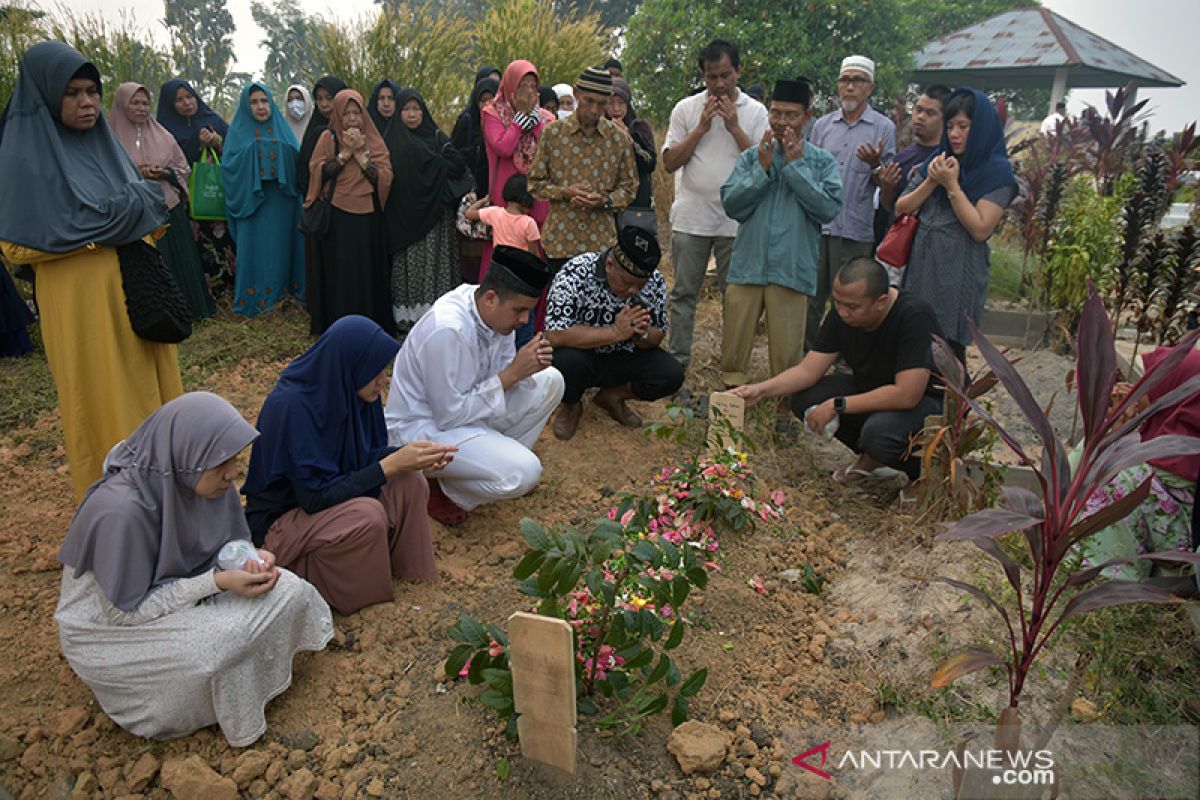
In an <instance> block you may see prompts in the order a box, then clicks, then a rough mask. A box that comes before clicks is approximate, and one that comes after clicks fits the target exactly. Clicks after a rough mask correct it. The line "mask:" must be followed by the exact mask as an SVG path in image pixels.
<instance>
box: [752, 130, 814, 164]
mask: <svg viewBox="0 0 1200 800" xmlns="http://www.w3.org/2000/svg"><path fill="white" fill-rule="evenodd" d="M776 142H778V143H779V145H780V146H781V147H782V148H783V158H784V160H785V161H788V162H791V161H795V160H796V159H798V158H803V157H804V138H803V137H801V136H797V135H796V132H795V131H794V130H792V129H791V128H785V129H784V131H783V135H782V136H780V137H779V138H778V139H777V138H776V137H775V131H773V130H771V129H770V128H767V132H766V133H764V134H763V138H762V141H761V142H760V143H759V145H758V163H759V165H760V166H761V167H762V168H763V172H770V170H771V159H772V158H774V156H775V144H776Z"/></svg>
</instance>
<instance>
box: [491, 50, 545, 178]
mask: <svg viewBox="0 0 1200 800" xmlns="http://www.w3.org/2000/svg"><path fill="white" fill-rule="evenodd" d="M530 74H532V75H533V77H534V78H535V79H536V80H537V82H538V85H539V86H540V85H541V82H542V79H541V77H540V76H539V75H538V71H537V67H535V66H534V65H533V64H532V63H531V62H529V61H525V60H522V59H517V60H516V61H514V62H512V63H511V64H509V65H508V66H507V67H506V68H505V70H504V77H502V78H501V79H500V90H499V91H498V92H496V96H495V97H493V98H492V99H491V100H490V101H489V102H488V103H486V104H485V105H484V107H483V113H484V114H489V115H491V116H493V117H495V118H496V119H498V120H500V123H501V124H502V125H504V127H506V128H507V127H508V126H509V125H512V124H513V117H514V116H516V113H517V110H516V108H514V107H513V104H512V101H513V98H515V97H516V96H517V86H518V85H519V84H520V83H521V79H522V78H524V77H525V76H526V75H530ZM534 113H536V114H537V115H538V116H539V117H540V119H541V123H540V124H538V125H536V126H534V127H533V128H531V129H530V130H527V131H522V132H521V138H520V140H519V141H518V142H517V147H516V149H515V150H513V154H512V160H513V166H515V167H516V169H517V172H519V173H521V174H522V175H528V174H529V167H530V165H531V164H532V163H533V154H534V152H535V151H536V150H537V139H538V134H539V133H540V129H541V127H542V125H545V124H546V123H547V122H552V121H553V120H554V117H553V116H551V114H550V112H549V111H547V110H545V109H544V108H538V107H537V106H534Z"/></svg>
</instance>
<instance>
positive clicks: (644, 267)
mask: <svg viewBox="0 0 1200 800" xmlns="http://www.w3.org/2000/svg"><path fill="white" fill-rule="evenodd" d="M611 252H612V256H613V258H615V259H616V260H617V263H618V264H620V265H621V266H622V267H624V268H625V271H626V272H628V273H629V274H630V275H633V276H634V277H635V278H649V277H650V276H651V275H652V274H654V269H655V268H656V267H657V266H658V261H659V259H660V258H662V250H660V249H659V247H658V239H656V238H655V237H654V234H653V233H651V232H650V231H648V230H646V229H645V228H638V227H635V226H633V225H626V226H625V227H624V228H621V231H620V233H618V234H617V246H616V247H614V248H613V249H612V251H611Z"/></svg>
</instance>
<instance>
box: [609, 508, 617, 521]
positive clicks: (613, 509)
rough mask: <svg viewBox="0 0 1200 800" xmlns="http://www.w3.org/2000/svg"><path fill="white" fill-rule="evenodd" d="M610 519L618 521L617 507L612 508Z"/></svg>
mask: <svg viewBox="0 0 1200 800" xmlns="http://www.w3.org/2000/svg"><path fill="white" fill-rule="evenodd" d="M608 518H609V519H616V518H617V509H616V508H615V507H614V508H610V509H609V510H608Z"/></svg>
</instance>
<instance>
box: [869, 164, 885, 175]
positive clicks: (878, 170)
mask: <svg viewBox="0 0 1200 800" xmlns="http://www.w3.org/2000/svg"><path fill="white" fill-rule="evenodd" d="M881 172H883V164H876V165H875V166H873V167H871V174H872V175H878V174H879V173H881Z"/></svg>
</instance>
